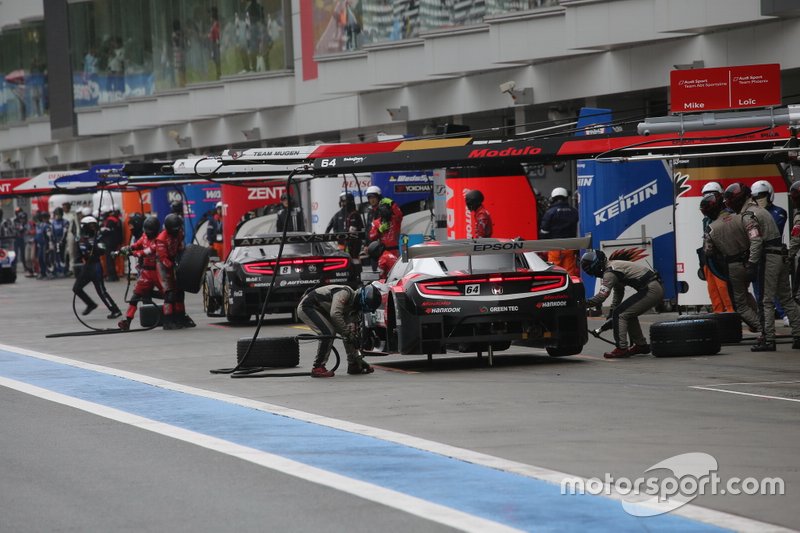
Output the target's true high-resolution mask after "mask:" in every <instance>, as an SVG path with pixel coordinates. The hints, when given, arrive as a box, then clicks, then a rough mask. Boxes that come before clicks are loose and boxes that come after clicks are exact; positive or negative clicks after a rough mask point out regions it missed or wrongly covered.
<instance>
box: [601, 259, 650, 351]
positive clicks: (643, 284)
mask: <svg viewBox="0 0 800 533" xmlns="http://www.w3.org/2000/svg"><path fill="white" fill-rule="evenodd" d="M626 286H627V287H631V288H632V289H634V290H635V291H636V294H634V295H633V296H631V297H630V298H628V299H627V300H625V301H622V298H623V297H624V295H625V287H626ZM612 294H613V297H612V300H611V308H612V309H613V311H612V313H611V318H612V320H613V324H614V340H615V341H616V344H617V348H618V350H619V351H620V352H623V351H625V352H627V355H635V354H636V353H649V352H650V347H649V345H648V344H647V339H645V337H644V334H643V333H642V327H641V325H640V324H639V318H638V317H639V315H641V314H642V313H644V312H645V311H647V310H648V309H650V308H651V307H654V306H656V305H657V304H658V303H659V302H661V300H662V299H663V298H664V287H663V286H662V285H661V279H660V278H659V276H658V274H657V273H656V272H653V271H652V270H651V269H649V268H648V267H646V266H644V265H642V264H640V263H635V262H632V261H619V260H611V261H608V263H607V265H606V267H605V270H604V272H603V276H602V281H601V284H600V290H599V291H598V292H597V294H596V295H594V296H593V297H591V298H589V299H588V300H586V305H587V307H594V306H598V305H601V304H602V303H603V302H604V301H605V300H606V299H607V298H608V297H609V296H611V295H612ZM629 336H630V340H631V342H632V343H633V344H634V345H635V346H634V347H632V348H631V350H628V337H629ZM612 353H613V352H612ZM616 356H617V357H619V356H620V355H616Z"/></svg>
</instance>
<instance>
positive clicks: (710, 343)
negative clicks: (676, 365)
mask: <svg viewBox="0 0 800 533" xmlns="http://www.w3.org/2000/svg"><path fill="white" fill-rule="evenodd" d="M741 341H742V319H741V318H740V317H739V314H738V313H708V314H702V315H685V316H682V317H679V318H678V320H676V321H671V322H658V323H656V324H653V325H652V326H651V327H650V345H651V348H652V350H653V355H654V356H656V357H685V356H695V355H715V354H718V353H719V351H720V349H721V348H722V344H738V343H739V342H741Z"/></svg>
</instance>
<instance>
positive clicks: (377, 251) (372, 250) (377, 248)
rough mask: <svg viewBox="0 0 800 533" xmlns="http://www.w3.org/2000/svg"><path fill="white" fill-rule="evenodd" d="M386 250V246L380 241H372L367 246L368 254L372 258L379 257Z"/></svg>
mask: <svg viewBox="0 0 800 533" xmlns="http://www.w3.org/2000/svg"><path fill="white" fill-rule="evenodd" d="M384 250H386V246H384V244H383V243H382V242H381V241H380V240H377V241H372V242H371V243H369V246H367V255H368V256H370V257H371V258H372V259H378V258H379V257H380V256H381V255H382V254H383V252H384Z"/></svg>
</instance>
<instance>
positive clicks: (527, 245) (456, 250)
mask: <svg viewBox="0 0 800 533" xmlns="http://www.w3.org/2000/svg"><path fill="white" fill-rule="evenodd" d="M591 245H592V235H591V233H590V234H588V235H586V236H584V237H575V238H571V239H543V240H538V241H522V240H519V241H512V240H508V239H457V240H452V241H443V242H441V243H439V244H423V245H417V246H411V247H409V246H408V241H407V239H405V240H404V242H403V244H402V246H401V258H402V260H403V262H407V261H408V260H409V259H419V258H424V257H442V256H456V255H486V254H507V253H509V252H512V253H522V252H546V251H548V250H580V249H583V248H590V247H591Z"/></svg>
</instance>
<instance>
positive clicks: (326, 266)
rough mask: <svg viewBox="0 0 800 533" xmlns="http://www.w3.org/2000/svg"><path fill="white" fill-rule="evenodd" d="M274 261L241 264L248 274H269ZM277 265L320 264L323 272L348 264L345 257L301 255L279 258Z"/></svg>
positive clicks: (272, 270)
mask: <svg viewBox="0 0 800 533" xmlns="http://www.w3.org/2000/svg"><path fill="white" fill-rule="evenodd" d="M275 264H276V262H275V261H260V262H258V263H247V264H245V265H243V266H242V268H244V271H245V272H247V273H248V274H255V275H259V276H271V275H272V274H273V273H274V272H275V270H274V269H275ZM277 264H278V265H279V266H290V267H291V266H306V265H309V266H321V267H322V270H323V271H325V272H328V271H331V270H343V269H346V268H347V267H348V265H349V264H350V259H349V258H347V257H303V258H298V259H281V261H280V263H277Z"/></svg>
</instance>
